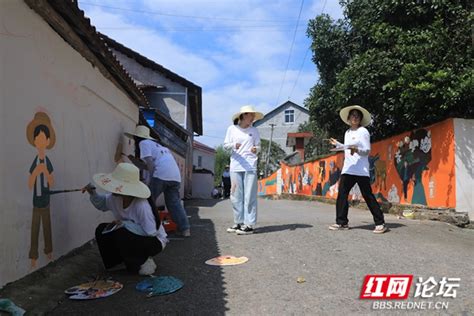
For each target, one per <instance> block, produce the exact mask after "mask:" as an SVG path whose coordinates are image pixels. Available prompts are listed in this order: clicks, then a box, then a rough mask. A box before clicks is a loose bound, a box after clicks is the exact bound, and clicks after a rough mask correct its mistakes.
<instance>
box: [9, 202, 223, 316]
mask: <svg viewBox="0 0 474 316" xmlns="http://www.w3.org/2000/svg"><path fill="white" fill-rule="evenodd" d="M186 209H187V211H188V215H189V216H190V223H191V227H195V228H193V230H192V237H190V238H183V239H181V240H172V241H171V242H170V243H169V244H168V245H167V247H166V248H165V250H164V251H163V252H162V253H160V254H158V255H157V256H155V257H154V259H155V262H156V264H157V266H158V268H157V270H156V272H155V275H156V276H173V277H176V278H178V279H180V280H181V281H183V282H184V287H183V288H182V289H181V290H179V291H177V292H175V293H172V294H169V295H165V296H155V297H152V298H147V297H146V293H141V292H138V291H137V290H136V289H135V286H136V284H137V283H138V282H140V281H142V280H144V279H146V277H145V276H140V275H131V274H128V273H127V272H126V271H125V270H121V271H116V272H107V271H105V270H104V268H103V265H102V262H101V259H100V255H99V253H98V249H97V245H96V244H95V242H90V243H87V244H86V245H85V246H83V247H80V248H78V249H76V250H73V251H72V252H71V253H70V254H68V255H66V256H64V257H62V258H59V259H58V260H56V261H55V262H53V263H51V264H49V265H48V266H46V267H44V268H42V269H39V270H38V271H36V272H34V273H32V274H30V275H28V276H26V277H25V278H23V279H21V280H18V281H16V282H13V283H10V284H8V285H7V286H6V287H5V288H4V289H2V290H1V291H0V294H1V295H2V297H8V298H10V299H12V300H13V301H14V302H15V303H16V304H17V305H19V306H20V307H22V308H24V309H25V310H27V312H29V314H33V315H37V314H41V315H42V314H48V315H88V314H89V315H112V314H120V315H144V314H147V313H150V314H160V315H162V314H166V315H168V314H171V315H181V314H184V315H192V314H195V313H199V314H203V315H224V314H225V313H226V312H227V308H226V300H225V296H226V294H225V292H224V288H225V287H224V281H223V275H222V269H221V268H220V267H216V266H209V265H206V264H205V263H204V262H205V261H206V260H208V259H210V258H213V257H216V256H219V255H220V253H219V248H218V245H217V239H216V231H215V228H214V224H213V223H212V221H210V220H208V219H201V218H200V217H199V208H198V207H194V206H191V207H186ZM98 275H100V276H101V277H104V278H107V277H109V278H111V279H113V280H115V281H118V282H120V283H122V284H123V286H124V287H123V289H122V290H121V291H119V292H118V293H116V294H114V295H112V296H110V297H107V298H103V299H96V300H89V301H72V300H69V299H68V297H67V296H66V295H65V294H64V290H65V289H67V288H69V287H71V286H73V285H77V284H81V283H84V282H88V281H91V280H93V279H94V278H95V277H96V276H98ZM0 315H2V313H1V312H0Z"/></svg>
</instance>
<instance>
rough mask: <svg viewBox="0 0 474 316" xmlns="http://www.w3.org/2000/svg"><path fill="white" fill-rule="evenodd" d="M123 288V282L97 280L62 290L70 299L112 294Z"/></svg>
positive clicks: (94, 297)
mask: <svg viewBox="0 0 474 316" xmlns="http://www.w3.org/2000/svg"><path fill="white" fill-rule="evenodd" d="M122 288H123V284H122V283H119V282H116V281H112V280H98V281H92V282H87V283H83V284H80V285H76V286H73V287H70V288H68V289H67V290H65V291H64V293H66V294H67V295H71V296H69V299H71V300H93V299H96V298H102V297H107V296H110V295H113V294H115V293H117V292H118V291H120V290H121V289H122Z"/></svg>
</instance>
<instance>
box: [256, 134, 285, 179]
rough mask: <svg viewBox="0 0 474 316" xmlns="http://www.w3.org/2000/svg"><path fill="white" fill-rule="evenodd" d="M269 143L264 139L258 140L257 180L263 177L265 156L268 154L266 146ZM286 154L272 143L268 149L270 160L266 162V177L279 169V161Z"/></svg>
mask: <svg viewBox="0 0 474 316" xmlns="http://www.w3.org/2000/svg"><path fill="white" fill-rule="evenodd" d="M269 143H270V142H269V141H268V140H266V139H261V140H260V152H259V153H258V165H257V172H258V175H259V178H261V177H264V176H265V174H264V173H265V163H266V161H267V154H268V145H269ZM285 156H286V153H285V151H284V150H283V149H282V148H281V147H280V145H278V144H277V143H275V142H272V145H271V147H270V159H269V162H268V167H267V175H270V174H272V173H273V172H275V171H276V170H277V169H278V168H280V160H282V159H283V158H285Z"/></svg>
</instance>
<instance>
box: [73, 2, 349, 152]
mask: <svg viewBox="0 0 474 316" xmlns="http://www.w3.org/2000/svg"><path fill="white" fill-rule="evenodd" d="M302 3H303V6H302V8H301V4H302ZM79 7H80V8H81V9H82V10H84V11H85V13H86V16H87V17H89V18H90V19H91V23H92V25H94V26H95V27H96V28H97V30H98V31H100V32H102V33H104V34H106V35H108V36H109V37H111V38H113V39H115V40H116V41H118V42H120V43H122V44H124V45H125V46H128V47H130V48H131V49H133V50H135V51H137V52H139V53H140V54H142V55H144V56H146V57H147V58H149V59H152V60H154V61H155V62H157V63H158V64H161V65H163V66H164V67H166V68H168V69H169V70H171V71H173V72H175V73H177V74H179V75H180V76H182V77H184V78H186V79H188V80H190V81H192V82H194V83H195V84H197V85H198V86H200V87H202V92H203V134H204V136H202V137H197V138H196V140H198V141H200V142H202V143H204V144H206V145H208V146H210V147H216V146H218V145H219V144H221V143H222V142H223V140H224V136H225V131H226V129H227V127H228V126H229V124H230V123H231V116H232V114H234V113H235V112H237V111H238V110H239V108H240V107H241V106H242V105H246V104H251V105H254V106H255V107H256V108H257V110H259V111H261V112H263V113H267V112H269V111H271V110H272V109H274V108H275V107H277V106H278V105H280V104H282V103H284V102H285V101H287V100H291V101H293V102H295V103H297V104H299V105H301V106H303V100H304V99H305V98H306V96H307V95H308V93H309V89H310V88H311V87H312V86H313V85H314V84H315V83H316V81H317V79H318V74H317V71H316V66H315V65H314V64H313V62H312V61H311V51H309V50H308V48H309V46H310V44H311V42H310V40H309V39H308V38H307V36H306V27H307V24H308V20H309V19H312V18H314V17H315V16H317V15H319V14H321V12H324V13H327V14H329V15H331V16H332V17H333V18H334V19H337V18H341V17H342V10H341V7H340V6H339V3H338V1H337V0H313V1H310V0H306V1H303V2H302V1H297V0H280V1H279V0H273V1H268V0H247V1H245V0H239V1H235V0H214V1H208V0H203V1H198V0H179V1H177V0H160V1H158V0H110V1H109V0H100V1H99V0H84V1H82V0H80V1H79ZM300 8H301V11H300ZM300 12H301V14H300ZM299 16H300V18H299V19H298V17H299ZM295 29H296V32H295ZM305 55H306V58H305ZM287 65H288V67H287Z"/></svg>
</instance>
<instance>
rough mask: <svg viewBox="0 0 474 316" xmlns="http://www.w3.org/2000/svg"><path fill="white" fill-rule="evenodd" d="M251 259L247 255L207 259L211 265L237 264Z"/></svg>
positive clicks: (207, 262)
mask: <svg viewBox="0 0 474 316" xmlns="http://www.w3.org/2000/svg"><path fill="white" fill-rule="evenodd" d="M247 261H249V258H247V257H234V256H219V257H215V258H212V259H209V260H207V261H206V264H208V265H211V266H235V265H238V264H242V263H245V262H247Z"/></svg>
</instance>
